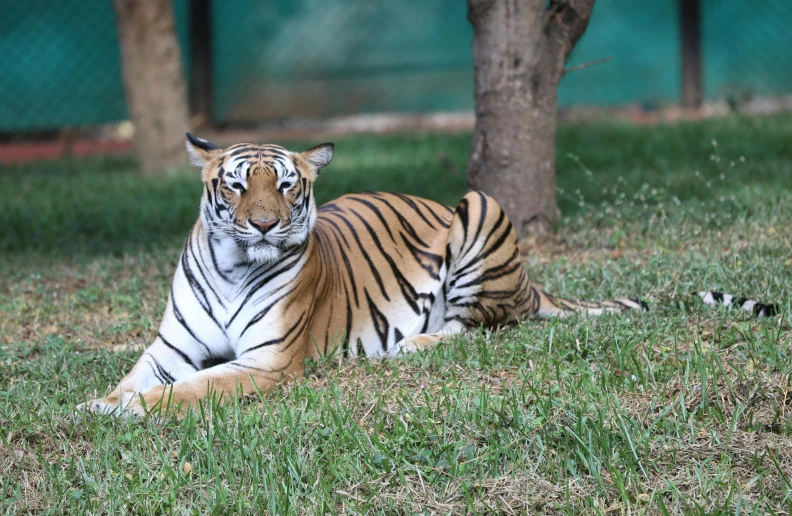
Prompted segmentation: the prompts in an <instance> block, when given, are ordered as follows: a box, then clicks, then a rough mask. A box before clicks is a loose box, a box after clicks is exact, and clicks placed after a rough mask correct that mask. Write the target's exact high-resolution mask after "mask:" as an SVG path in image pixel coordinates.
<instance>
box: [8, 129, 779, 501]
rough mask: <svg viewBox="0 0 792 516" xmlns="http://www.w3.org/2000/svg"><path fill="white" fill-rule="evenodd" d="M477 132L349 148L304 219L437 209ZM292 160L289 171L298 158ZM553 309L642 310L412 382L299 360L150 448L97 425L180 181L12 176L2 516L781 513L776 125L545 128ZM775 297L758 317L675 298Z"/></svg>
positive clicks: (537, 261)
mask: <svg viewBox="0 0 792 516" xmlns="http://www.w3.org/2000/svg"><path fill="white" fill-rule="evenodd" d="M469 139H470V136H469V135H414V136H413V135H410V136H403V135H402V136H384V137H374V136H370V137H354V138H352V137H350V138H344V139H340V140H337V141H336V158H335V160H334V161H333V164H331V165H330V167H328V168H327V169H326V170H325V171H324V172H323V173H322V175H321V177H320V179H319V182H318V183H317V187H316V191H317V195H319V196H320V201H324V200H328V199H331V198H333V197H335V196H337V195H340V194H342V193H344V192H347V191H359V190H367V189H380V190H398V191H401V192H407V193H414V194H419V195H423V196H425V197H429V198H433V199H437V200H440V201H443V202H446V203H451V204H453V203H455V202H456V200H458V199H459V198H460V197H461V196H462V195H463V193H464V191H465V180H464V172H465V161H466V158H467V153H468V150H469ZM309 143H318V142H305V143H300V142H295V143H290V144H289V146H290V147H296V148H305V147H306V146H307V145H308V144H309ZM558 174H559V177H558V181H559V196H558V198H559V204H560V206H561V209H562V213H563V218H562V222H561V224H560V226H559V230H558V236H557V237H554V238H551V239H545V240H541V241H530V242H526V243H525V245H524V248H525V265H526V267H527V269H528V271H529V274H530V276H531V277H532V278H533V279H534V281H535V282H537V283H539V284H540V285H542V286H543V287H546V288H547V289H548V290H550V291H551V292H554V293H556V294H559V295H563V296H567V297H580V298H587V299H597V298H606V297H611V296H627V295H630V296H632V295H640V296H642V297H644V298H645V299H648V300H649V301H650V304H651V306H652V310H651V311H650V312H648V313H631V314H629V315H608V316H603V317H601V318H586V317H573V318H569V319H565V320H537V321H531V322H530V323H528V324H526V325H525V326H523V327H519V328H515V329H510V330H502V331H499V332H495V333H488V332H483V331H479V332H475V333H473V334H471V335H467V336H464V337H460V338H458V339H456V340H455V341H453V342H451V343H448V344H444V345H440V346H438V347H436V348H434V349H431V350H429V351H426V352H423V353H420V354H416V355H414V356H411V357H409V358H406V359H400V360H393V361H373V360H372V361H369V360H357V361H347V362H335V361H327V362H320V363H311V364H309V366H308V371H307V372H308V374H307V377H306V378H305V379H304V380H302V381H300V382H298V383H297V384H294V385H292V386H290V387H288V388H282V389H278V390H276V391H275V392H273V393H270V394H269V395H266V396H264V398H263V399H248V400H244V401H242V402H239V403H237V404H234V405H231V406H228V407H206V410H203V411H201V412H200V413H196V414H194V415H193V416H190V417H188V418H186V419H185V420H183V421H168V422H166V423H164V424H159V425H158V424H156V423H155V422H153V421H151V420H145V421H140V422H128V421H118V420H115V419H111V418H106V417H96V418H89V419H85V420H83V421H81V422H77V421H75V420H74V419H73V417H72V415H73V410H74V407H75V405H76V404H77V403H80V402H82V401H85V400H87V399H90V398H94V397H96V396H102V395H104V394H105V393H106V392H108V389H109V388H110V387H111V386H114V385H115V384H116V383H117V381H118V380H119V379H120V378H121V377H122V376H123V374H125V373H126V371H127V370H128V369H129V367H130V366H131V365H132V364H133V363H134V361H135V360H136V358H137V356H138V354H139V352H140V347H141V346H143V345H145V343H147V342H149V341H150V340H151V339H152V338H153V337H154V335H155V334H156V331H157V325H158V323H159V318H160V315H161V313H162V311H163V310H164V307H165V302H166V295H167V291H168V288H169V283H170V278H171V275H172V273H173V270H174V266H175V261H176V259H177V258H178V254H179V251H180V246H181V243H182V241H183V239H184V237H185V236H186V232H187V231H188V229H189V227H190V225H191V224H192V222H193V220H194V218H195V216H196V214H197V202H198V197H199V195H200V189H201V186H200V181H199V176H198V173H197V172H194V171H186V170H185V171H183V172H181V173H178V174H175V175H172V176H168V177H163V178H159V179H147V178H141V177H138V176H136V175H135V174H134V172H133V163H132V162H131V161H130V159H129V158H107V159H104V160H86V161H65V162H59V163H47V164H37V165H30V164H27V165H24V166H16V167H7V168H6V169H4V170H3V171H2V172H0V176H2V184H3V187H2V190H0V206H2V212H3V215H4V217H3V224H2V225H0V263H2V264H3V274H2V276H1V277H0V508H2V509H3V511H5V512H6V513H8V514H18V513H27V512H57V513H67V514H83V513H94V514H95V513H120V512H133V513H146V514H148V513H200V514H203V513H210V512H211V513H219V514H227V513H231V512H238V513H258V512H265V513H269V514H277V515H282V514H320V513H328V514H335V513H339V512H342V513H350V514H378V513H379V514H414V513H426V514H429V513H435V514H447V513H482V514H492V513H503V514H526V513H528V514H532V513H548V514H579V513H583V512H585V513H587V514H627V513H631V514H632V513H640V514H643V513H646V514H725V513H730V514H789V512H790V508H791V507H792V414H791V413H792V376H790V371H792V330H790V321H791V320H792V319H791V318H790V313H792V274H791V273H790V271H792V230H791V229H790V228H792V116H778V117H772V118H762V119H754V118H744V117H737V116H735V117H729V118H723V119H715V120H709V121H704V122H696V123H684V124H679V125H668V126H659V127H651V128H649V127H635V126H630V125H619V124H607V123H597V124H583V125H575V126H569V127H563V128H561V130H560V135H559V151H558ZM696 289H720V290H723V291H726V292H733V293H736V294H741V295H749V296H752V297H755V298H757V299H760V300H762V301H770V300H773V301H776V302H778V303H779V305H780V307H781V312H782V314H781V315H780V316H777V317H773V318H768V319H764V320H756V319H752V318H751V317H750V316H748V315H747V314H744V313H740V312H736V311H729V310H725V309H715V310H713V309H708V308H707V307H705V306H703V305H702V304H701V303H699V302H696V301H695V300H693V299H691V298H690V296H689V295H688V294H689V293H690V292H691V291H693V290H696Z"/></svg>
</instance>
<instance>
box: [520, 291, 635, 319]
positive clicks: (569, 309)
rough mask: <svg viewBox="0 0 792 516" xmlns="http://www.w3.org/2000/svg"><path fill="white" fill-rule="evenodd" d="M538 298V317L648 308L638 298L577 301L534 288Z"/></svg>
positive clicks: (594, 313)
mask: <svg viewBox="0 0 792 516" xmlns="http://www.w3.org/2000/svg"><path fill="white" fill-rule="evenodd" d="M535 295H536V296H538V298H539V310H538V311H537V312H536V315H538V316H540V317H564V316H567V315H571V314H573V313H575V312H583V313H586V314H588V315H601V314H603V313H605V312H626V311H627V310H646V311H648V310H649V305H647V304H646V302H644V301H642V300H641V299H638V298H617V299H610V300H607V301H598V302H593V301H578V300H575V299H563V298H560V297H556V296H554V295H552V294H549V293H547V292H544V291H542V290H538V289H537V290H535Z"/></svg>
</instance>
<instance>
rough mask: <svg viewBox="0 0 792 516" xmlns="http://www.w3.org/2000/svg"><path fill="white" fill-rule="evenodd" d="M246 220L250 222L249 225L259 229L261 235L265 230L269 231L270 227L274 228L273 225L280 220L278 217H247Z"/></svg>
mask: <svg viewBox="0 0 792 516" xmlns="http://www.w3.org/2000/svg"><path fill="white" fill-rule="evenodd" d="M248 222H250V225H251V226H253V227H254V228H256V229H258V230H259V231H261V234H262V235H265V234H266V233H267V231H269V230H270V229H272V228H274V227H275V226H277V225H278V223H279V222H280V219H275V220H253V219H248Z"/></svg>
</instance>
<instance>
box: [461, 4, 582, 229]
mask: <svg viewBox="0 0 792 516" xmlns="http://www.w3.org/2000/svg"><path fill="white" fill-rule="evenodd" d="M593 7H594V0H551V1H550V3H549V5H548V2H547V0H468V20H470V23H471V24H472V25H473V30H474V36H473V65H474V74H475V95H476V128H475V131H474V134H473V150H472V153H471V156H470V160H469V162H468V182H469V184H470V186H471V188H474V189H479V190H483V191H485V192H487V193H488V194H490V195H492V196H493V197H494V198H495V199H497V200H498V202H499V203H500V204H501V205H502V206H503V209H504V210H505V211H506V214H507V215H508V216H509V218H510V220H511V221H512V224H514V227H515V229H516V230H517V232H518V234H520V236H523V237H524V236H527V235H529V234H543V233H548V232H551V231H553V228H554V226H555V223H556V222H557V220H558V208H557V206H556V201H555V195H556V180H555V153H556V149H555V142H556V118H557V109H558V108H557V87H558V83H559V82H560V81H561V78H562V77H563V75H564V64H565V63H566V59H567V57H568V56H569V53H570V52H571V51H572V48H573V47H574V45H575V43H576V42H577V40H578V39H579V38H580V36H582V35H583V33H584V32H585V30H586V26H587V25H588V21H589V17H590V16H591V10H592V9H593Z"/></svg>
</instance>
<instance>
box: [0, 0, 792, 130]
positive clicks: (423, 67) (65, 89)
mask: <svg viewBox="0 0 792 516" xmlns="http://www.w3.org/2000/svg"><path fill="white" fill-rule="evenodd" d="M678 3H679V2H678V1H677V0H665V1H658V2H635V1H634V0H598V2H597V4H596V7H595V10H594V14H593V16H592V20H591V24H590V27H589V30H588V32H587V33H586V35H585V36H584V37H583V39H582V41H581V42H580V44H579V46H578V48H577V49H576V50H575V52H574V54H573V56H572V59H571V62H570V66H576V65H582V64H585V63H588V62H592V61H596V60H600V59H607V62H604V63H602V64H598V65H594V66H590V67H584V68H583V69H580V70H578V71H575V72H573V73H570V74H568V76H567V77H566V78H565V79H564V81H563V83H562V86H561V91H560V94H559V98H560V103H561V105H562V106H574V105H616V104H625V103H644V104H657V105H661V104H670V103H676V102H678V101H679V95H680V82H681V77H680V63H679V41H680V35H679V11H678ZM195 5H196V2H193V1H190V0H174V9H175V13H176V20H177V30H178V32H179V40H180V42H181V44H182V50H183V52H182V53H183V56H184V59H185V62H184V64H185V70H189V67H190V65H191V62H192V59H191V49H190V37H189V36H190V30H191V20H192V21H193V22H194V17H193V14H194V13H193V9H194V8H195ZM466 9H467V6H466V2H465V1H464V0H401V1H399V2H371V1H370V0H267V1H261V0H224V1H223V2H220V1H219V0H214V1H213V2H212V3H211V11H210V16H209V19H208V24H209V29H210V34H211V38H210V44H209V46H208V47H209V48H210V53H211V56H210V58H211V59H210V60H209V61H210V63H211V69H210V73H208V74H206V77H208V79H207V81H208V84H207V85H205V86H206V87H204V88H198V89H194V91H203V92H207V95H209V96H210V97H211V99H210V100H211V102H210V103H209V104H208V105H210V106H211V113H210V114H209V118H211V119H212V121H213V122H214V123H215V124H218V125H226V126H234V125H237V126H240V125H248V126H249V125H257V124H261V123H265V122H273V121H279V120H284V119H288V118H326V117H330V116H335V115H345V114H354V113H360V112H430V111H469V110H471V109H472V107H473V70H472V56H471V39H472V29H471V28H470V25H469V23H468V22H467V19H466V14H467V13H466ZM702 16H703V23H702V33H703V40H702V48H703V62H704V66H703V70H704V72H703V75H704V78H703V79H704V93H705V101H711V100H719V99H726V98H728V99H737V100H738V101H739V100H740V99H744V98H747V97H757V96H783V95H790V94H792V31H790V30H789V27H790V26H792V3H790V2H786V1H783V0H702ZM198 58H200V56H197V57H196V59H198ZM187 76H188V77H189V74H188V75H187ZM126 116H127V115H126V108H125V102H124V95H123V83H122V80H121V66H120V62H119V43H118V35H117V31H116V25H115V15H114V12H113V7H112V2H111V1H109V0H105V1H102V2H87V1H85V0H60V1H58V2H52V1H49V0H27V1H25V2H6V3H4V7H3V16H2V17H0V134H2V135H5V136H6V137H8V135H15V134H20V133H24V134H29V133H30V132H31V131H42V130H56V129H58V128H62V127H73V126H93V125H97V124H103V123H108V122H116V121H120V120H123V119H124V118H126Z"/></svg>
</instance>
